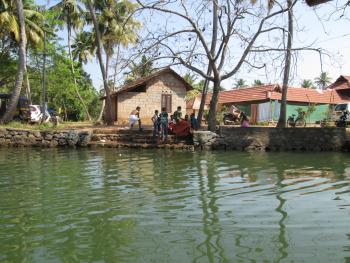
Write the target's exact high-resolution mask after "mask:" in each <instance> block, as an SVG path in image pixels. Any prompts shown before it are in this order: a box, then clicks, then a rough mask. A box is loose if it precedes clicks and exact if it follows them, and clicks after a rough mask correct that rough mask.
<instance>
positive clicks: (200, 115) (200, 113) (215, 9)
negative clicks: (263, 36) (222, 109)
mask: <svg viewBox="0 0 350 263" xmlns="http://www.w3.org/2000/svg"><path fill="white" fill-rule="evenodd" d="M218 18H219V17H218V2H217V1H213V35H212V41H211V47H210V53H211V55H212V56H213V57H215V50H216V43H217V38H218V37H217V36H218ZM211 73H212V67H211V65H210V62H209V65H208V70H207V75H208V76H210V75H211ZM208 87H209V80H207V79H206V80H205V83H204V87H203V90H202V97H201V104H200V106H199V111H198V116H197V121H198V124H199V126H201V122H202V118H203V113H204V107H205V101H206V99H207V93H208ZM215 108H216V105H215Z"/></svg>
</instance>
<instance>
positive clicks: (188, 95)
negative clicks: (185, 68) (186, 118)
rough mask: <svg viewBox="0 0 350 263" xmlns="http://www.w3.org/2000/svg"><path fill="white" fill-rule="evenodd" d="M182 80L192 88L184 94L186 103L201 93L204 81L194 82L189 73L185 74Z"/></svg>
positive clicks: (194, 79)
mask: <svg viewBox="0 0 350 263" xmlns="http://www.w3.org/2000/svg"><path fill="white" fill-rule="evenodd" d="M184 80H186V81H187V83H188V84H190V85H191V86H192V87H193V89H192V90H190V91H188V92H187V93H186V97H185V100H186V101H189V100H191V99H194V98H196V97H197V96H198V95H199V94H201V93H202V92H203V88H204V84H205V81H204V80H201V81H200V82H196V78H195V76H193V75H191V74H189V73H187V74H185V76H184Z"/></svg>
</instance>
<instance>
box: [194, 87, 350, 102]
mask: <svg viewBox="0 0 350 263" xmlns="http://www.w3.org/2000/svg"><path fill="white" fill-rule="evenodd" d="M281 98H282V93H281V88H280V86H279V85H278V84H273V85H265V86H257V87H251V88H243V89H233V90H229V91H222V92H220V94H219V103H220V104H229V103H249V102H253V103H259V102H263V101H268V100H279V101H280V100H281ZM196 99H197V100H199V101H200V95H199V96H197V98H196ZM210 100H211V93H209V94H208V96H207V100H206V105H208V104H209V103H210ZM287 101H289V102H303V103H316V104H337V103H342V102H348V101H350V98H349V97H347V96H346V95H344V94H342V93H340V92H337V90H334V89H333V90H331V89H327V90H323V91H319V90H315V89H307V88H297V87H289V88H288V94H287ZM188 106H191V105H190V104H189V105H188ZM193 106H194V103H193V102H192V107H193Z"/></svg>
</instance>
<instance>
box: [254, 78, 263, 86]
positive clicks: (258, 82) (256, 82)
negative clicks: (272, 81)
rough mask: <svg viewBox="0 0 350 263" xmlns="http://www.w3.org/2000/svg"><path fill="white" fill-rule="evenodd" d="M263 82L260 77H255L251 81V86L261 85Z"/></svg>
mask: <svg viewBox="0 0 350 263" xmlns="http://www.w3.org/2000/svg"><path fill="white" fill-rule="evenodd" d="M262 85H264V83H263V82H262V81H261V80H260V79H255V80H254V82H253V86H262Z"/></svg>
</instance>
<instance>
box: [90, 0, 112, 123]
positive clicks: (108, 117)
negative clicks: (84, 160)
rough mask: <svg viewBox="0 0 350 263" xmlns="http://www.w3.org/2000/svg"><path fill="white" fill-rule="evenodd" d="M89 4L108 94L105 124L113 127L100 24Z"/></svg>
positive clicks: (104, 83) (104, 84)
mask: <svg viewBox="0 0 350 263" xmlns="http://www.w3.org/2000/svg"><path fill="white" fill-rule="evenodd" d="M87 4H88V7H89V10H90V14H91V18H92V21H93V23H94V29H95V33H96V46H97V56H98V60H99V64H100V69H101V73H102V78H103V87H104V90H105V92H106V108H107V110H106V114H105V122H106V123H107V125H113V124H114V120H113V112H112V100H111V94H110V91H109V87H108V83H107V78H106V72H105V68H104V65H103V60H102V41H101V33H100V30H99V28H98V23H97V19H96V14H95V9H94V7H93V5H92V3H91V0H87Z"/></svg>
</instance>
